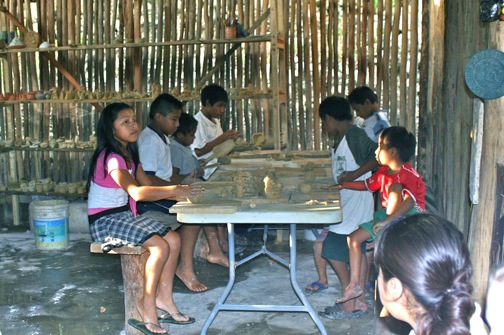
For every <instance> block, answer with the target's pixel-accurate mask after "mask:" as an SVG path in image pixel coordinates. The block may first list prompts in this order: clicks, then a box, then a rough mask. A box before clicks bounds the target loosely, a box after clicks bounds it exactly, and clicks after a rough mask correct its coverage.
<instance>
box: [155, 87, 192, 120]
mask: <svg viewBox="0 0 504 335" xmlns="http://www.w3.org/2000/svg"><path fill="white" fill-rule="evenodd" d="M183 108H184V104H183V103H182V102H181V101H180V100H179V99H177V98H175V97H174V96H173V95H171V94H168V93H161V94H160V95H158V97H157V98H156V99H154V101H153V102H152V104H151V105H150V110H149V119H151V120H153V119H154V116H155V115H156V114H158V113H159V114H161V115H163V116H166V115H168V114H170V113H171V112H175V111H181V110H182V109H183Z"/></svg>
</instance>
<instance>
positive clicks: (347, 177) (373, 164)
mask: <svg viewBox="0 0 504 335" xmlns="http://www.w3.org/2000/svg"><path fill="white" fill-rule="evenodd" d="M378 166H379V165H378V162H377V161H376V160H372V161H367V162H366V163H364V164H362V165H361V166H360V167H359V168H358V169H357V170H354V171H347V172H346V173H345V174H343V175H341V176H340V177H339V179H338V181H339V182H340V183H342V182H349V181H353V180H355V179H357V178H359V177H360V176H362V175H363V174H364V173H366V172H369V171H373V170H376V169H377V168H378Z"/></svg>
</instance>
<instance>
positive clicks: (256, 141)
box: [252, 133, 266, 147]
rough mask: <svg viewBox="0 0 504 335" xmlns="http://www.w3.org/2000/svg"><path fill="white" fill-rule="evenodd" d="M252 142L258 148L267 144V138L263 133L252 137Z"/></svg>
mask: <svg viewBox="0 0 504 335" xmlns="http://www.w3.org/2000/svg"><path fill="white" fill-rule="evenodd" d="M252 142H254V144H255V145H256V146H258V147H260V146H261V145H263V144H264V142H266V137H264V134H263V133H255V134H253V135H252Z"/></svg>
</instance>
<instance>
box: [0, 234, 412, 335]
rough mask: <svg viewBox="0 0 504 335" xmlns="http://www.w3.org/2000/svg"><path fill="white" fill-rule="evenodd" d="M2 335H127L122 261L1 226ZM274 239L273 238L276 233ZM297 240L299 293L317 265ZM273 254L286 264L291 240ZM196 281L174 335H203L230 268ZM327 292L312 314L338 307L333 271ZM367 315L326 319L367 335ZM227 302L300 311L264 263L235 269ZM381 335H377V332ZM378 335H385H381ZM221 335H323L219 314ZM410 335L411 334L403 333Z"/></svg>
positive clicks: (78, 242) (283, 318)
mask: <svg viewBox="0 0 504 335" xmlns="http://www.w3.org/2000/svg"><path fill="white" fill-rule="evenodd" d="M0 229H1V231H0V249H1V251H0V255H1V258H0V271H1V273H2V275H1V276H0V334H1V335H11V334H12V335H18V334H44V335H45V334H64V335H88V334H89V335H94V334H124V305H123V304H124V302H123V287H122V275H121V268H120V258H119V257H118V256H114V255H105V254H103V255H101V254H91V253H90V252H89V243H90V237H89V235H88V234H75V233H74V234H70V245H69V248H68V249H67V250H52V251H50V250H39V249H37V248H36V247H35V243H34V237H33V233H32V232H30V231H27V230H26V229H25V228H22V227H21V228H18V229H12V228H7V227H5V226H3V225H1V224H0ZM261 234H262V233H261V232H260V231H257V232H254V231H253V232H251V233H248V235H246V236H247V239H248V246H247V248H246V250H245V251H244V252H243V254H241V255H238V257H243V256H246V255H247V254H250V253H252V252H253V251H255V250H253V249H254V248H257V247H260V246H261V237H260V236H261ZM273 234H274V232H273ZM302 236H303V234H302V231H300V234H299V236H298V257H297V262H298V264H297V279H298V282H299V285H300V286H301V288H304V287H305V286H306V284H307V283H309V282H311V281H313V280H315V279H316V278H317V276H316V271H315V267H314V264H313V260H312V252H311V248H312V246H311V245H312V242H310V241H305V240H303V238H302ZM269 240H270V241H269V242H268V248H269V249H271V250H273V251H275V252H277V253H278V254H279V255H280V256H281V257H282V258H284V259H287V257H288V241H287V240H284V241H283V242H282V243H280V244H275V242H274V240H275V236H274V235H272V236H270V237H269ZM195 267H196V270H197V273H198V276H199V278H200V279H201V280H202V281H203V282H204V283H205V284H206V285H207V286H208V287H209V290H208V291H206V292H204V293H192V292H190V291H188V290H187V289H186V288H185V286H184V285H183V284H182V283H181V282H180V281H178V280H176V282H175V288H174V291H175V294H174V297H175V301H176V302H177V305H178V307H179V309H180V311H182V312H184V313H187V314H188V315H190V316H193V317H195V318H196V322H195V323H194V324H192V325H186V326H179V325H171V327H170V329H169V331H170V334H188V335H192V334H199V333H200V331H201V328H202V326H203V323H204V321H205V319H206V317H207V316H208V315H209V313H210V311H211V309H212V307H213V306H214V303H215V301H217V299H218V297H219V296H220V295H221V293H222V291H223V290H224V287H225V285H226V283H227V278H228V272H227V269H226V268H223V267H220V266H217V265H213V264H209V263H207V262H205V261H200V260H198V261H196V264H195ZM330 273H331V275H330V277H329V280H330V287H329V289H327V290H325V291H323V292H320V293H316V294H312V295H309V296H308V299H309V300H310V302H311V303H312V305H313V306H314V308H315V310H323V309H324V307H326V306H330V305H332V304H333V302H334V300H335V299H336V297H337V294H338V292H340V289H341V288H340V285H339V281H338V279H337V278H336V276H335V275H334V274H333V273H332V271H330ZM366 298H367V301H368V304H369V306H370V312H369V313H367V314H366V315H364V316H362V317H360V318H357V319H352V320H329V319H324V318H322V322H323V324H324V325H325V327H326V329H327V333H328V334H348V335H353V334H355V335H366V334H372V333H373V319H374V317H373V305H374V300H373V296H372V295H371V294H368V295H367V297H366ZM227 302H229V303H240V304H241V303H256V304H273V303H275V304H293V305H296V304H299V300H298V298H297V297H296V295H295V293H294V291H293V290H292V288H291V285H290V283H289V272H288V270H287V269H286V268H285V267H283V266H281V265H280V264H278V263H277V262H276V261H273V260H272V259H270V258H268V257H265V256H261V257H259V258H257V259H255V260H253V261H252V262H250V263H246V264H244V265H242V266H240V267H238V269H237V282H236V284H235V287H234V289H233V291H232V292H231V295H230V296H229V298H228V301H227ZM375 333H376V332H375ZM380 333H381V332H380ZM208 334H209V335H216V334H254V335H261V334H319V332H318V329H317V328H316V326H315V324H314V323H313V322H312V320H311V318H310V317H309V315H308V314H307V313H282V312H270V313H266V312H249V313H245V312H220V313H219V314H218V315H217V318H216V320H215V321H214V323H213V324H212V326H211V327H210V329H209V331H208ZM406 334H407V333H406Z"/></svg>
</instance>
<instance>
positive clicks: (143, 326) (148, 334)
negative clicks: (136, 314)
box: [128, 319, 168, 335]
mask: <svg viewBox="0 0 504 335" xmlns="http://www.w3.org/2000/svg"><path fill="white" fill-rule="evenodd" d="M128 324H129V325H130V326H131V327H133V328H135V329H137V330H138V331H140V332H142V333H144V334H145V335H163V334H168V332H167V331H166V329H164V328H163V327H161V326H160V325H157V324H155V323H152V322H142V321H139V320H137V319H128ZM147 325H154V326H157V327H161V328H163V329H164V330H165V331H164V333H154V332H153V331H150V330H149V329H147Z"/></svg>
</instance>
